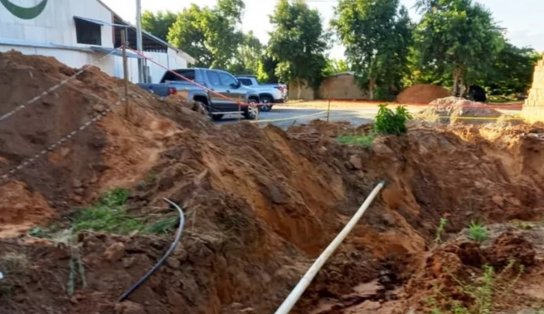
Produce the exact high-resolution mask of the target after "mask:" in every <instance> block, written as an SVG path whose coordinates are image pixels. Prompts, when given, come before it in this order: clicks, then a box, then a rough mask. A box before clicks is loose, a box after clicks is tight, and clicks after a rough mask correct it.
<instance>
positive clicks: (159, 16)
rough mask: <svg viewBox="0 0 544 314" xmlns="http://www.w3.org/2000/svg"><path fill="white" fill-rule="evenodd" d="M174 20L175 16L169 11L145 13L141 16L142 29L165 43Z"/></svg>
mask: <svg viewBox="0 0 544 314" xmlns="http://www.w3.org/2000/svg"><path fill="white" fill-rule="evenodd" d="M176 18H177V17H176V14H174V13H172V12H170V11H166V12H162V11H160V12H157V13H153V12H150V11H145V12H144V13H143V14H142V28H143V29H144V30H145V31H147V32H149V33H151V34H153V35H155V36H157V37H158V38H160V39H162V40H164V41H166V40H167V37H168V32H169V30H170V27H171V26H172V24H174V22H175V21H176Z"/></svg>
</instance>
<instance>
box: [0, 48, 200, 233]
mask: <svg viewBox="0 0 544 314" xmlns="http://www.w3.org/2000/svg"><path fill="white" fill-rule="evenodd" d="M0 69H1V70H0V93H2V95H3V97H2V102H1V109H0V110H1V112H2V114H6V113H9V112H11V111H12V110H14V109H16V108H18V106H21V105H26V107H25V108H24V109H22V110H19V111H17V112H16V113H15V114H13V115H12V116H10V117H7V118H6V119H5V120H3V121H1V123H0V174H1V175H3V174H5V173H7V172H9V171H10V170H12V169H15V168H16V167H18V166H19V165H21V164H24V163H25V162H26V161H28V160H30V159H32V158H33V157H35V156H36V154H40V152H46V151H44V150H47V149H48V148H49V147H50V146H51V145H53V144H55V143H57V142H58V141H59V140H61V139H62V138H63V137H65V136H66V135H68V134H70V133H71V132H73V131H78V132H77V133H75V134H74V136H73V137H72V138H71V140H69V141H68V142H65V143H63V145H62V147H60V148H58V149H54V150H51V151H50V152H49V153H47V154H45V156H43V157H41V158H38V159H36V161H35V162H34V164H32V165H30V166H26V167H24V168H22V169H20V170H17V172H16V173H15V174H14V175H12V176H10V179H12V180H14V181H16V183H12V184H15V185H17V186H18V187H19V188H18V189H12V190H11V191H18V192H16V193H17V195H19V196H17V195H14V196H13V198H11V197H10V198H3V199H2V201H0V208H3V209H4V210H3V213H4V214H5V215H7V216H8V217H10V216H11V217H18V218H17V219H16V220H17V221H14V218H4V221H3V223H4V225H3V226H2V229H3V230H9V229H10V224H11V223H12V222H15V224H14V225H13V227H14V228H17V229H18V228H19V227H20V224H18V222H20V221H25V222H26V224H31V223H40V222H44V221H46V220H47V219H49V218H51V217H52V216H53V215H52V212H53V211H52V210H44V211H43V213H44V215H43V217H41V218H40V214H38V213H35V211H33V210H29V209H30V208H32V207H33V206H34V205H32V204H27V205H28V206H27V205H24V203H19V205H18V206H16V207H14V206H13V200H14V199H17V198H20V199H21V200H24V199H28V195H30V194H33V195H38V196H36V197H41V196H43V197H45V199H47V200H48V201H49V204H50V205H51V206H52V207H55V208H56V211H57V212H63V211H64V210H67V209H68V207H69V206H68V202H70V203H72V205H73V203H75V204H77V203H81V202H85V201H88V200H90V199H92V198H95V197H96V195H97V193H99V192H100V191H101V190H102V188H101V187H104V188H106V187H107V186H108V185H120V186H125V185H126V186H130V185H131V184H133V183H134V180H135V177H138V176H140V175H141V173H140V172H141V171H144V172H145V170H146V168H147V167H149V166H150V165H151V164H152V162H151V163H150V162H149V161H150V160H149V159H154V158H157V156H158V155H157V152H158V151H160V150H161V149H162V148H161V145H162V144H161V140H162V139H163V138H164V137H168V136H171V135H172V133H176V132H180V128H184V127H190V128H191V129H202V126H205V125H206V123H207V122H206V120H204V119H202V118H201V117H200V116H199V115H197V114H193V113H192V112H189V111H188V110H187V109H185V108H181V107H180V106H165V105H164V104H163V103H161V102H160V101H158V100H157V99H154V98H152V97H150V96H149V95H148V94H147V93H146V92H145V91H142V90H141V89H139V88H138V87H136V86H132V85H131V87H130V94H131V96H130V99H129V104H130V107H131V108H132V117H131V120H130V122H127V121H126V120H125V119H123V118H122V117H123V114H122V108H121V107H122V105H121V104H120V99H121V97H120V95H122V93H121V90H122V82H121V81H119V80H115V79H112V78H111V77H109V76H108V75H106V74H104V73H102V72H101V71H99V70H98V69H96V68H91V69H89V70H87V71H86V72H84V73H83V74H81V75H79V76H77V78H76V79H73V80H70V81H69V82H68V83H67V84H65V85H64V86H62V87H60V88H59V89H56V90H55V91H53V92H51V93H49V94H48V95H45V96H44V97H42V98H40V99H39V100H37V101H35V102H33V103H30V104H28V102H29V100H30V99H32V98H33V97H34V96H35V95H39V94H41V93H42V92H43V91H44V90H47V89H49V88H51V87H53V86H55V85H57V84H59V83H60V82H62V81H63V80H65V79H67V78H68V77H70V76H72V75H74V74H75V73H76V70H75V69H71V68H69V67H66V66H64V65H62V64H60V63H59V62H57V61H56V60H55V59H53V58H48V57H40V56H36V57H27V56H23V55H22V54H20V53H17V52H9V53H3V54H0ZM115 105H117V106H115ZM110 108H113V109H114V110H115V114H112V115H108V116H107V117H106V118H105V119H103V120H102V121H100V122H99V123H96V124H91V125H90V126H88V127H87V128H86V129H85V130H83V131H79V128H80V127H81V126H83V125H85V123H86V122H88V121H91V120H92V119H93V118H95V117H99V116H101V114H102V113H104V112H106V111H107V110H109V109H110ZM161 112H162V113H168V114H169V115H170V116H171V117H174V118H175V119H176V121H173V120H169V119H164V118H159V116H160V115H161ZM201 125H202V126H201ZM123 164H124V165H130V167H129V168H130V170H129V172H126V171H125V170H127V169H126V168H125V169H123V167H122V166H123ZM113 177H115V178H113ZM110 178H111V179H112V180H113V182H107V181H108V180H110ZM119 180H121V181H123V182H118V181H119ZM99 181H100V182H99ZM121 183H124V184H121ZM14 193H15V192H14ZM25 206H27V207H25ZM40 207H43V206H40ZM10 212H11V213H10ZM31 213H35V214H31ZM6 232H7V231H6Z"/></svg>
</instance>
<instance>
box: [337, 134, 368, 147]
mask: <svg viewBox="0 0 544 314" xmlns="http://www.w3.org/2000/svg"><path fill="white" fill-rule="evenodd" d="M375 139H376V134H375V133H370V134H365V135H341V136H339V137H338V138H337V140H338V142H339V143H340V144H344V145H355V146H362V147H372V144H373V143H374V140H375Z"/></svg>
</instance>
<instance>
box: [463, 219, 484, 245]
mask: <svg viewBox="0 0 544 314" xmlns="http://www.w3.org/2000/svg"><path fill="white" fill-rule="evenodd" d="M468 238H469V239H471V240H472V241H476V242H484V241H485V240H487V239H488V238H489V232H488V231H487V228H486V227H485V226H483V225H482V224H480V223H476V222H474V221H473V222H471V223H470V225H469V226H468Z"/></svg>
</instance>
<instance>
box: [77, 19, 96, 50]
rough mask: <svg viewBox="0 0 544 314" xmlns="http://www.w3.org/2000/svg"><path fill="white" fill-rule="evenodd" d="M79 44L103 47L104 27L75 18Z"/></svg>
mask: <svg viewBox="0 0 544 314" xmlns="http://www.w3.org/2000/svg"><path fill="white" fill-rule="evenodd" d="M74 20H75V22H76V36H77V43H78V44H88V45H98V46H101V45H102V25H100V24H97V23H93V22H89V21H85V20H82V19H79V18H77V17H76V18H74Z"/></svg>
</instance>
